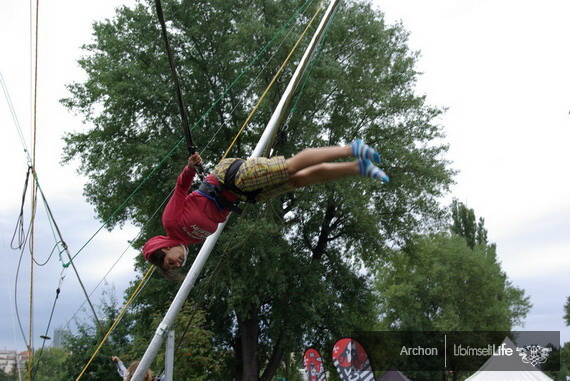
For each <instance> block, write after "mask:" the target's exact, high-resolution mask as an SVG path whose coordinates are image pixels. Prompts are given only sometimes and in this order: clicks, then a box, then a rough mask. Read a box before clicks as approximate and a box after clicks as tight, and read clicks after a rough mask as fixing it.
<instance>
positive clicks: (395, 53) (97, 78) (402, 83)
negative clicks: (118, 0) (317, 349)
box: [63, 0, 453, 380]
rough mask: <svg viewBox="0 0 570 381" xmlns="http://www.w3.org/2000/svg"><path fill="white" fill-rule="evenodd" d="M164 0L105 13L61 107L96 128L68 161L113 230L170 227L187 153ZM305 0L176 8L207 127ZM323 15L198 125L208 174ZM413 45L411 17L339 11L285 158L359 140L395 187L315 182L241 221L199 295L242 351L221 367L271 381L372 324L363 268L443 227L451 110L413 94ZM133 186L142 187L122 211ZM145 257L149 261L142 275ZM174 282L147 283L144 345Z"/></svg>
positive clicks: (80, 135) (181, 50)
mask: <svg viewBox="0 0 570 381" xmlns="http://www.w3.org/2000/svg"><path fill="white" fill-rule="evenodd" d="M150 3H151V2H140V3H138V4H137V5H136V6H134V7H133V8H127V7H122V8H119V9H118V10H117V14H116V16H115V17H114V18H113V19H112V20H105V21H102V22H98V23H95V24H94V26H93V30H94V33H93V36H94V40H93V42H92V43H90V44H88V45H85V47H84V48H85V51H86V56H85V57H84V58H83V59H81V60H80V61H79V65H80V66H81V67H82V68H83V69H84V70H85V72H86V80H85V81H84V82H81V83H73V84H71V85H69V87H68V88H69V90H70V92H71V96H70V97H69V98H67V99H65V100H63V103H64V104H65V105H66V106H68V107H69V108H70V109H71V110H73V111H74V112H76V113H79V114H80V115H82V116H83V117H84V119H85V122H86V124H85V128H84V129H82V130H78V131H75V132H70V133H69V134H67V135H66V137H65V140H66V143H67V146H66V149H65V155H64V161H66V162H67V161H70V160H72V159H79V161H80V169H79V170H80V172H82V173H83V174H85V175H87V177H88V178H89V183H88V184H87V185H86V187H85V195H86V197H87V198H88V200H89V201H90V202H92V203H93V204H94V205H95V208H96V211H97V213H98V216H99V217H100V218H101V219H102V220H106V221H108V228H109V229H111V228H113V227H114V226H115V225H117V224H121V223H123V222H125V221H127V220H130V221H131V222H133V223H134V224H136V225H138V226H140V227H141V229H142V231H143V238H148V237H150V236H152V235H155V234H160V233H162V228H161V226H160V218H157V217H155V218H151V216H153V214H154V213H155V211H157V210H158V211H160V208H161V205H163V202H164V200H165V199H167V198H168V195H169V192H170V190H171V189H172V187H173V185H174V181H175V179H176V176H177V175H178V173H179V171H180V170H181V169H182V167H183V165H184V163H185V157H186V156H187V153H186V152H184V150H183V149H182V148H181V147H180V148H177V149H174V150H173V151H172V152H171V154H170V155H169V156H168V155H167V154H168V153H169V152H170V151H171V150H172V149H173V148H174V147H176V144H178V143H179V142H180V141H181V138H182V136H183V135H182V131H181V129H180V127H179V125H178V119H179V118H178V115H177V107H176V102H175V100H174V96H173V91H172V83H171V80H170V74H169V71H168V70H169V69H168V63H167V58H166V55H165V54H164V49H163V46H162V41H161V38H160V32H159V26H158V25H157V22H156V19H155V16H154V10H153V7H152V4H150ZM301 4H302V2H299V1H282V0H269V1H268V0H246V1H242V2H239V4H238V3H235V2H227V1H221V0H214V1H207V2H206V1H188V0H181V1H174V0H168V1H164V11H165V14H166V15H167V18H168V19H169V32H170V36H171V44H172V46H173V47H174V49H175V52H174V55H175V58H176V60H177V64H178V67H179V71H180V75H181V78H182V83H183V92H184V95H185V100H186V103H187V105H188V109H189V112H190V114H191V116H192V117H193V118H194V120H195V121H198V120H199V119H200V116H201V115H203V114H204V112H205V111H206V110H208V109H209V108H210V105H212V104H214V102H215V100H216V99H217V97H218V96H220V95H221V94H222V93H223V89H226V88H228V87H229V86H230V84H231V83H232V82H233V80H234V79H235V78H237V77H238V76H239V73H241V72H242V70H243V69H244V68H246V67H247V65H248V62H249V61H250V60H251V59H252V58H253V57H254V56H255V55H256V54H257V53H258V52H259V51H260V49H261V47H262V46H264V44H265V43H267V42H268V41H270V39H271V38H273V36H274V35H275V33H276V32H277V31H278V30H279V29H280V27H281V26H282V25H284V24H285V22H286V20H288V19H289V18H290V17H291V16H292V9H296V8H297V7H299V6H300V5H301ZM314 10H315V5H313V4H311V5H310V7H309V8H308V9H307V11H306V12H304V16H301V17H298V18H297V19H296V21H295V22H294V23H293V25H292V26H291V30H292V32H293V33H291V34H287V33H284V34H282V35H281V36H280V37H279V38H278V42H279V44H274V45H272V46H270V47H269V48H267V49H265V50H263V52H262V54H261V56H260V58H259V60H257V61H255V62H254V63H252V64H251V66H250V67H251V70H250V71H248V72H247V73H245V74H244V75H242V76H241V77H240V81H239V82H237V83H236V84H235V85H234V86H233V87H231V89H230V90H229V91H228V92H227V93H225V95H223V96H222V97H221V100H220V102H218V103H215V106H214V108H213V109H212V111H211V112H210V113H208V114H207V115H206V116H205V117H204V118H203V119H202V120H201V122H200V123H199V124H198V125H197V127H196V128H195V129H194V130H193V135H194V139H195V140H196V141H197V142H198V144H199V146H200V148H201V149H204V151H203V152H202V156H203V157H204V158H205V159H206V161H208V162H209V163H208V164H207V165H206V167H207V168H211V166H212V165H213V164H215V163H216V161H217V160H218V159H219V158H220V156H221V154H222V153H223V152H224V150H225V149H226V148H227V146H228V144H229V142H230V140H231V139H232V137H233V136H234V134H235V131H237V129H238V128H239V127H240V126H241V124H242V123H243V121H244V120H245V118H246V115H247V114H248V112H249V110H250V107H251V105H252V104H253V103H254V101H255V100H256V99H257V97H258V94H260V93H261V92H262V91H263V89H264V88H265V87H266V85H267V84H268V83H269V81H270V79H271V78H272V76H273V74H274V73H275V72H276V70H277V67H278V66H279V63H280V62H282V61H283V59H284V58H285V56H286V55H287V54H288V49H279V48H278V47H279V46H283V47H290V46H292V44H293V40H294V39H295V38H296V37H295V36H296V35H297V34H298V33H300V30H301V29H302V28H303V27H304V24H305V22H306V21H307V20H308V18H309V17H310V15H311V14H312V12H313V11H314ZM302 24H303V25H302ZM281 41H282V42H283V44H281ZM303 44H305V45H306V42H305V43H303ZM406 44H407V33H406V31H405V30H404V29H403V27H402V26H401V25H394V26H389V25H386V23H385V22H384V18H383V15H382V13H381V12H379V11H376V10H373V8H372V7H371V5H370V4H369V3H368V2H365V1H348V2H346V3H345V4H343V6H342V7H341V8H340V9H339V11H338V12H337V14H336V17H335V20H334V22H333V23H332V24H331V26H330V28H329V30H328V32H327V36H326V40H325V42H324V45H323V47H322V51H321V52H320V54H319V55H318V60H317V61H316V62H315V64H314V66H313V68H312V70H311V77H310V78H309V81H308V85H307V86H306V87H305V90H304V91H303V93H302V94H300V95H302V101H301V102H298V107H297V109H296V112H295V113H293V114H292V115H291V118H290V120H289V121H288V123H287V127H286V128H283V130H282V131H281V134H280V139H279V141H278V142H277V143H276V145H275V147H274V150H275V154H281V155H285V156H290V155H292V154H294V153H296V152H298V151H300V150H302V149H304V148H307V147H311V146H324V145H337V144H343V143H346V142H349V141H351V140H352V139H353V138H354V137H356V136H360V137H362V138H363V139H365V140H366V141H367V142H369V143H371V144H373V145H376V146H379V147H380V150H381V154H382V156H383V158H384V164H383V166H384V169H385V170H386V171H387V172H388V173H389V174H390V176H391V178H392V181H391V182H390V184H389V185H388V186H382V185H380V183H378V182H375V181H371V180H369V179H362V178H354V179H346V180H343V181H338V182H335V183H329V184H323V185H319V186H314V187H312V188H311V189H303V190H301V191H298V192H295V193H292V194H288V195H285V196H283V197H281V198H280V199H276V200H272V201H271V202H268V203H265V204H262V205H256V206H252V207H250V208H249V210H248V211H247V212H246V213H245V215H244V216H243V217H241V218H239V219H235V218H232V219H230V221H229V223H228V226H227V227H226V232H225V233H224V234H223V235H222V238H221V239H220V241H219V243H218V245H217V249H216V250H215V251H214V252H213V253H212V256H211V258H210V261H209V263H208V264H207V266H206V268H205V270H204V274H203V276H202V278H201V279H200V280H201V281H200V282H198V285H197V287H196V289H195V291H194V292H193V294H192V298H194V299H195V303H196V304H199V305H200V308H203V309H204V310H205V311H206V316H207V319H208V321H209V322H211V324H212V330H213V332H214V333H215V335H214V337H213V338H212V341H213V343H214V344H215V345H216V347H217V348H220V349H227V353H228V354H229V357H227V361H226V362H225V366H224V367H223V369H221V370H220V374H226V375H227V374H231V377H234V378H235V379H237V380H258V379H260V380H269V379H270V378H271V377H272V375H273V374H275V371H276V369H277V368H278V366H279V363H280V361H281V359H282V357H283V354H284V353H289V352H292V351H296V350H300V349H301V346H302V345H304V344H305V343H307V342H309V343H319V344H323V345H324V344H326V343H328V342H331V341H332V340H334V339H336V336H338V335H342V334H347V333H348V332H350V330H351V329H355V328H367V327H369V326H370V325H372V324H373V322H374V319H375V310H374V307H373V306H374V303H373V294H372V289H371V284H370V281H369V280H368V279H367V277H366V276H365V275H363V274H365V272H364V271H362V270H363V268H370V267H372V266H375V265H376V264H377V263H378V261H381V260H383V259H384V255H385V253H386V252H388V247H393V246H394V245H399V244H402V243H403V242H405V241H406V240H407V239H408V238H409V237H410V236H412V235H413V234H415V233H418V232H422V231H425V230H429V229H431V228H432V227H434V228H435V227H436V226H437V224H438V223H440V222H441V218H442V216H443V215H444V211H443V210H441V208H440V207H439V206H438V202H437V199H438V198H439V197H440V196H441V195H443V194H444V193H445V192H447V191H448V187H449V185H450V183H451V181H452V180H451V177H452V175H453V171H452V170H450V169H449V168H448V162H447V161H446V160H445V157H444V155H445V153H446V151H447V145H446V144H445V143H444V142H443V139H442V138H443V134H442V132H441V128H440V126H438V125H437V124H436V123H434V120H435V118H436V117H438V116H439V115H440V114H441V112H442V111H441V109H438V108H435V107H432V106H429V105H427V104H426V103H425V97H423V96H417V95H416V94H415V93H414V84H415V81H416V79H417V75H418V73H417V72H416V70H415V68H414V65H415V61H416V58H417V54H416V53H414V52H411V51H410V50H409V49H408V47H407V45H406ZM300 54H302V52H297V53H296V54H295V55H294V56H293V61H295V60H298V59H299V57H300ZM264 68H265V69H264ZM293 69H294V68H293V67H288V68H286V70H285V72H284V73H283V75H282V76H281V77H280V79H278V80H277V82H276V85H275V86H274V87H273V88H272V90H270V92H269V93H268V97H267V99H266V101H265V102H264V103H263V104H262V106H261V108H260V110H259V111H258V113H257V114H256V117H254V118H253V119H252V121H251V123H250V125H249V127H248V128H247V129H246V130H245V132H244V134H243V135H242V136H241V137H240V139H239V140H238V143H237V145H236V147H234V149H233V150H232V151H231V152H230V156H236V157H244V156H248V155H249V153H250V152H251V150H252V148H253V146H254V144H255V143H256V141H257V139H258V137H259V135H260V132H261V130H262V129H263V127H264V126H265V123H266V121H267V120H268V119H269V116H270V113H271V111H272V110H273V108H274V107H275V105H276V104H277V102H278V100H279V97H280V93H281V91H282V90H283V89H284V88H285V86H286V83H287V81H288V79H289V78H290V76H291V73H292V71H293ZM163 159H164V161H162V160H163ZM149 174H151V175H150V178H149V179H148V180H147V181H144V182H143V179H146V176H147V175H149ZM141 182H142V185H140V184H141ZM139 185H140V187H139ZM135 189H137V194H136V196H135V197H133V198H131V199H130V200H129V202H128V203H127V204H126V207H124V208H122V209H119V210H118V211H117V208H118V207H119V206H120V205H122V203H123V201H124V200H126V199H127V197H128V196H129V195H130V194H131V192H132V191H133V190H135ZM142 243H143V239H141V240H140V241H138V242H136V243H135V245H138V246H140V245H141V244H142ZM196 250H197V248H195V247H194V248H192V251H193V252H194V253H195V252H196ZM145 266H146V265H143V261H142V260H140V261H139V264H138V267H137V268H138V269H139V270H143V269H144V268H145ZM210 279H212V281H210ZM176 287H177V285H176V284H168V282H166V281H165V280H162V279H155V280H154V282H153V283H152V284H151V285H149V286H147V287H146V288H145V290H144V291H143V294H142V295H141V297H140V299H139V301H138V304H137V311H138V313H137V319H136V324H135V326H134V327H133V331H132V333H133V335H135V340H141V341H144V340H147V339H148V338H149V337H150V335H151V334H152V330H149V329H148V327H149V326H151V324H152V316H153V314H154V313H157V312H158V313H160V312H162V311H164V310H165V309H166V308H167V306H168V304H169V301H170V299H171V297H172V295H173V293H174V291H175V289H176ZM221 378H223V377H221Z"/></svg>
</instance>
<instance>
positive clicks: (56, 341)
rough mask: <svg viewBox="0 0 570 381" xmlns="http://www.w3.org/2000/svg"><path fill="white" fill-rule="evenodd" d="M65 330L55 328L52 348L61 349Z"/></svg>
mask: <svg viewBox="0 0 570 381" xmlns="http://www.w3.org/2000/svg"><path fill="white" fill-rule="evenodd" d="M64 333H65V330H64V329H63V328H57V329H55V330H54V331H53V343H52V346H54V347H58V348H62V347H63V334H64Z"/></svg>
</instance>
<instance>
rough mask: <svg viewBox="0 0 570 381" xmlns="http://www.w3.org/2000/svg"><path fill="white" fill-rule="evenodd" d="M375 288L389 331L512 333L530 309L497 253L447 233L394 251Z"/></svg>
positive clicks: (385, 325)
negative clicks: (472, 245)
mask: <svg viewBox="0 0 570 381" xmlns="http://www.w3.org/2000/svg"><path fill="white" fill-rule="evenodd" d="M376 285H377V289H378V291H379V293H380V300H381V304H380V306H381V307H380V310H381V313H382V316H383V326H384V327H385V328H387V329H399V330H409V331H415V330H423V331H430V330H433V331H445V330H466V331H469V330H471V331H510V330H511V328H512V327H513V326H515V325H518V324H520V323H522V320H523V319H524V317H525V316H526V314H527V313H528V311H529V310H530V307H531V305H530V302H529V298H528V297H526V296H525V295H524V291H523V290H521V289H519V288H517V287H515V286H513V285H512V284H511V282H510V281H509V280H508V279H507V276H506V274H505V273H504V272H503V271H502V270H501V267H500V264H499V263H498V262H497V259H496V256H495V255H494V253H491V254H490V253H489V252H488V251H487V250H485V248H484V247H483V246H476V247H475V248H474V249H471V248H470V247H469V246H468V244H467V243H466V241H465V240H464V239H463V238H461V237H458V236H455V235H449V234H446V233H440V234H436V235H431V236H424V237H420V238H418V239H417V240H414V241H413V242H411V243H410V244H408V245H407V246H406V247H405V248H403V249H402V250H398V251H395V252H394V253H393V255H392V258H391V260H390V261H389V262H388V264H387V265H385V266H380V268H379V269H378V274H377V283H376Z"/></svg>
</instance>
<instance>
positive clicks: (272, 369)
mask: <svg viewBox="0 0 570 381" xmlns="http://www.w3.org/2000/svg"><path fill="white" fill-rule="evenodd" d="M282 358H283V331H281V332H280V334H279V337H278V338H277V341H276V342H275V345H274V346H273V352H272V353H271V357H270V358H269V361H268V363H267V367H265V370H264V371H263V374H262V375H261V378H260V381H270V380H271V379H272V378H273V376H274V375H275V373H277V369H279V364H280V363H281V359H282Z"/></svg>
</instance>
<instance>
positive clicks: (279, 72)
mask: <svg viewBox="0 0 570 381" xmlns="http://www.w3.org/2000/svg"><path fill="white" fill-rule="evenodd" d="M322 9H323V3H322V2H321V5H320V6H319V8H318V9H317V11H316V12H315V14H314V15H313V18H312V19H311V21H309V24H307V27H306V28H305V30H304V31H303V33H301V36H299V38H298V39H297V42H296V43H295V45H294V46H293V49H291V51H290V52H289V55H288V56H287V58H285V61H283V64H281V67H280V68H279V70H277V73H276V74H275V75H274V76H273V79H272V80H271V82H270V83H269V85H268V86H267V88H266V89H265V91H264V92H263V94H262V95H261V97H260V98H259V100H258V101H257V103H256V104H255V106H254V107H253V110H251V112H250V113H249V115H248V117H247V119H246V120H245V122H244V123H243V125H242V126H241V128H240V129H239V131H238V133H237V135H236V136H235V137H234V139H233V140H232V142H231V144H230V146H229V147H228V149H227V150H226V152H224V155H223V156H222V158H221V159H220V161H222V160H224V159H225V158H226V156H227V155H228V153H229V152H230V150H231V149H232V147H233V146H234V144H235V142H236V141H237V139H238V138H239V136H240V135H241V133H242V131H243V129H244V128H245V126H247V125H248V123H249V121H250V120H251V118H252V117H253V114H255V113H256V111H257V109H258V108H259V105H260V104H261V102H262V101H263V99H264V98H265V96H266V95H267V93H268V92H269V90H270V89H271V87H272V86H273V84H274V83H275V81H276V80H277V78H279V76H280V75H281V72H282V71H283V68H284V67H285V65H286V64H287V62H289V59H290V58H291V56H292V55H293V53H294V52H295V50H296V49H297V46H299V44H300V43H301V40H302V39H303V38H304V37H305V34H307V31H308V30H309V28H310V27H311V25H312V24H313V21H315V19H316V18H317V15H318V14H319V12H321V10H322Z"/></svg>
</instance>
